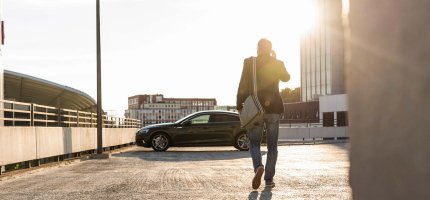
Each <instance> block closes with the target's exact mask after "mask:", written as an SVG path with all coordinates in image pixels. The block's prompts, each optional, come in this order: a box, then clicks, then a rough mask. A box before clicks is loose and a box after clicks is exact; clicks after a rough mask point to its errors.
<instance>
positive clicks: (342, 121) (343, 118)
mask: <svg viewBox="0 0 430 200" xmlns="http://www.w3.org/2000/svg"><path fill="white" fill-rule="evenodd" d="M336 117H337V120H336V121H337V123H336V124H337V126H348V112H347V111H341V112H336Z"/></svg>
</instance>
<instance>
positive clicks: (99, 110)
mask: <svg viewBox="0 0 430 200" xmlns="http://www.w3.org/2000/svg"><path fill="white" fill-rule="evenodd" d="M96 10H97V11H96V15H97V19H96V21H97V154H101V153H103V135H102V130H103V129H102V128H103V113H102V90H101V89H102V83H101V82H102V80H101V52H100V0H96Z"/></svg>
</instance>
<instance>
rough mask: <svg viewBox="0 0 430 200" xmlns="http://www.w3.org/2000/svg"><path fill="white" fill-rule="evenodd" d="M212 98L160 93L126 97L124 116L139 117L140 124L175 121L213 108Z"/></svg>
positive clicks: (214, 104) (214, 103)
mask: <svg viewBox="0 0 430 200" xmlns="http://www.w3.org/2000/svg"><path fill="white" fill-rule="evenodd" d="M215 106H216V99H213V98H165V97H164V96H163V95H162V94H144V95H136V96H131V97H128V109H127V110H126V111H125V115H126V117H130V118H135V119H139V120H140V121H141V122H142V126H146V125H150V124H159V123H168V122H175V121H177V120H179V119H181V118H183V117H185V116H187V115H189V114H191V113H194V112H197V111H202V110H214V108H215Z"/></svg>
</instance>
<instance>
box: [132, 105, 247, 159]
mask: <svg viewBox="0 0 430 200" xmlns="http://www.w3.org/2000/svg"><path fill="white" fill-rule="evenodd" d="M136 144H137V145H139V146H143V147H152V148H153V149H154V150H155V151H166V150H167V149H168V148H169V147H171V146H230V145H232V146H234V147H235V148H237V149H239V150H241V151H247V150H248V149H249V138H248V135H247V133H246V130H244V129H241V128H240V120H239V114H237V113H235V112H229V111H216V110H210V111H200V112H196V113H193V114H190V115H188V116H186V117H184V118H182V119H180V120H178V121H176V122H174V123H163V124H155V125H149V126H145V127H143V128H142V129H140V130H139V131H138V132H137V133H136Z"/></svg>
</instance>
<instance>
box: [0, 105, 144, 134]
mask: <svg viewBox="0 0 430 200" xmlns="http://www.w3.org/2000/svg"><path fill="white" fill-rule="evenodd" d="M0 111H2V112H3V115H2V116H0V121H1V122H2V123H1V124H3V126H45V127H87V128H94V127H97V114H96V113H91V112H84V111H78V110H70V109H64V108H56V107H51V106H44V105H38V104H32V103H23V102H17V101H7V100H0ZM140 124H141V123H140V120H137V119H130V118H120V117H111V116H107V115H103V127H104V128H140Z"/></svg>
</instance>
